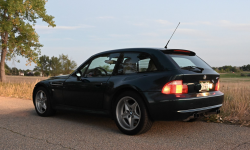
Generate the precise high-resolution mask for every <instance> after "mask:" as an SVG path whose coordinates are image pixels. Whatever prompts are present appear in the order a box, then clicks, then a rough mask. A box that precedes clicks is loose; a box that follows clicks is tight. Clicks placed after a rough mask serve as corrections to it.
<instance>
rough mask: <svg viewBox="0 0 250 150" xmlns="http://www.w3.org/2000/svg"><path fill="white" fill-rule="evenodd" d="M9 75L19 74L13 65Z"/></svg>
mask: <svg viewBox="0 0 250 150" xmlns="http://www.w3.org/2000/svg"><path fill="white" fill-rule="evenodd" d="M11 75H15V76H16V75H19V71H18V69H17V68H16V67H13V68H12V69H11Z"/></svg>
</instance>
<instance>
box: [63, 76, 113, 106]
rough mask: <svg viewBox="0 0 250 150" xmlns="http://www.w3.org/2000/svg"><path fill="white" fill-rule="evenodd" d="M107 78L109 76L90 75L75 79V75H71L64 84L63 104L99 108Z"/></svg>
mask: <svg viewBox="0 0 250 150" xmlns="http://www.w3.org/2000/svg"><path fill="white" fill-rule="evenodd" d="M109 78H110V76H107V77H91V78H82V80H81V81H77V78H76V77H74V76H71V77H70V78H69V79H67V80H66V81H65V84H64V87H65V88H64V92H63V96H64V98H65V104H66V105H70V106H77V107H84V108H95V109H99V108H101V107H102V100H103V94H104V90H105V88H106V86H107V81H108V79H109Z"/></svg>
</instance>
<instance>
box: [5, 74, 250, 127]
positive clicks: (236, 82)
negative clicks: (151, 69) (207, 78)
mask: <svg viewBox="0 0 250 150" xmlns="http://www.w3.org/2000/svg"><path fill="white" fill-rule="evenodd" d="M228 76H230V75H224V77H223V76H221V79H220V83H221V85H220V91H221V92H223V93H224V94H225V97H224V103H223V106H222V108H221V114H219V115H213V116H211V117H209V118H206V119H207V121H213V122H226V123H233V124H241V125H245V126H250V77H233V75H231V76H230V77H228ZM44 79H47V78H46V77H22V76H7V80H8V82H6V83H0V96H5V97H15V98H22V99H30V100H31V99H32V92H33V88H34V86H35V84H36V83H37V82H38V81H40V80H44Z"/></svg>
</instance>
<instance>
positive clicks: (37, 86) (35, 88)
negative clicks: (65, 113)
mask: <svg viewBox="0 0 250 150" xmlns="http://www.w3.org/2000/svg"><path fill="white" fill-rule="evenodd" d="M40 87H43V88H45V89H46V90H47V92H48V93H49V96H50V97H51V92H50V90H48V86H46V84H45V83H40V82H39V83H37V84H36V85H35V87H34V89H33V93H32V99H33V103H34V100H35V94H36V90H37V89H38V88H40Z"/></svg>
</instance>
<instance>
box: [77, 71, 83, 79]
mask: <svg viewBox="0 0 250 150" xmlns="http://www.w3.org/2000/svg"><path fill="white" fill-rule="evenodd" d="M76 77H77V80H78V81H80V80H81V77H82V75H81V73H80V72H79V71H77V72H76Z"/></svg>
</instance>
